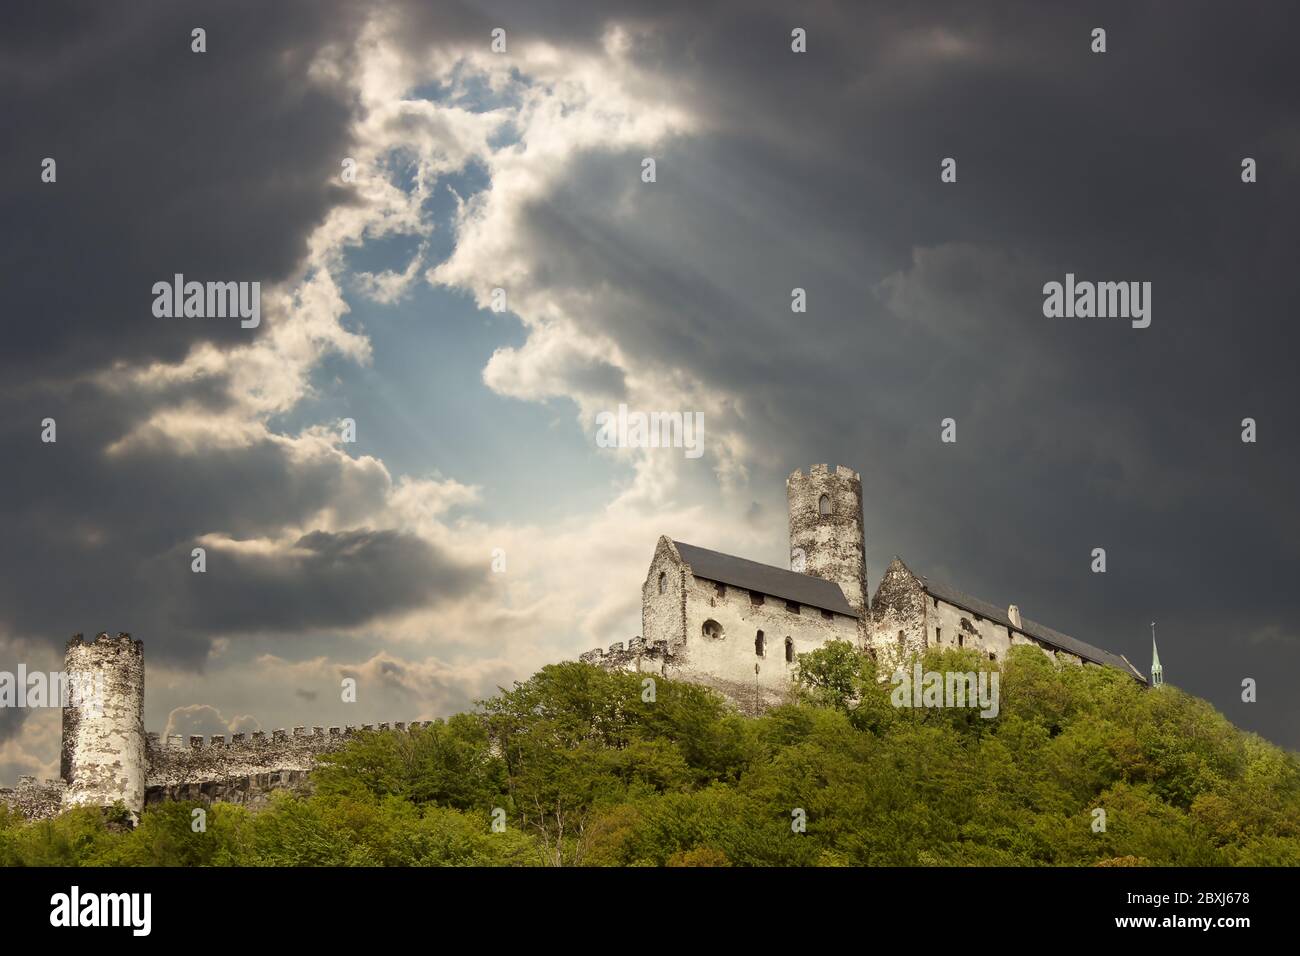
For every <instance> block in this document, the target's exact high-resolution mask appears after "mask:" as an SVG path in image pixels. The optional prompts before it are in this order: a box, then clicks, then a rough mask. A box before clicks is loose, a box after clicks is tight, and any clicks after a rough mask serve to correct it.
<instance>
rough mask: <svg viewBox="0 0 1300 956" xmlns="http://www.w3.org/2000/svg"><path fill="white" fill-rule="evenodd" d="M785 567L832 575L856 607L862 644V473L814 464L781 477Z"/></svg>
mask: <svg viewBox="0 0 1300 956" xmlns="http://www.w3.org/2000/svg"><path fill="white" fill-rule="evenodd" d="M785 488H786V498H787V501H788V503H789V506H790V570H791V571H798V572H799V573H801V574H810V575H812V576H813V577H818V578H822V579H824V580H827V581H833V582H835V583H836V584H838V585H839V586H840V589H841V590H842V591H843V592H844V597H845V599H846V600H847V601H848V602H849V605H850V606H851V607H852V608H853V609H854V610H855V611H857V612H858V646H859V647H863V648H865V647H866V646H867V637H868V634H869V633H870V628H869V626H868V625H869V612H870V606H869V605H870V596H869V594H868V592H867V553H866V542H865V537H864V534H863V529H862V476H861V475H859V474H858V473H857V472H856V471H854V470H853V469H852V468H845V467H844V466H843V465H837V466H836V467H835V470H834V471H831V470H830V468H828V467H827V466H826V465H813V466H812V467H811V468H809V469H808V474H807V475H804V473H803V472H802V471H795V472H794V473H793V474H791V475H790V477H789V478H787V479H786V482H785Z"/></svg>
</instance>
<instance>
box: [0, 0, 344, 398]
mask: <svg viewBox="0 0 1300 956" xmlns="http://www.w3.org/2000/svg"><path fill="white" fill-rule="evenodd" d="M0 16H3V18H4V21H5V22H4V29H3V30H0V63H2V64H3V68H2V70H3V72H2V74H0V75H2V76H3V79H4V82H3V83H0V91H2V92H0V114H3V115H4V116H5V125H6V136H5V137H4V140H3V143H2V144H0V168H2V169H3V170H4V177H3V183H2V185H0V207H2V208H3V210H4V218H5V222H6V224H7V226H6V228H5V229H4V231H3V233H2V234H0V235H2V238H0V260H2V261H3V262H4V263H5V289H6V299H7V303H6V304H7V306H9V307H10V308H11V309H12V308H13V306H14V305H18V306H19V308H18V310H17V315H15V314H14V312H11V313H10V320H11V321H10V322H9V324H8V331H7V334H6V342H5V345H6V347H5V349H4V352H3V358H2V359H0V362H2V363H3V369H4V370H5V371H6V375H10V374H11V373H12V370H13V369H23V370H27V372H28V373H30V372H31V371H35V370H38V369H39V370H41V371H44V372H45V373H47V374H66V373H69V372H77V371H81V370H84V369H85V368H86V367H88V366H93V367H102V366H104V365H106V364H108V362H109V361H111V360H112V359H114V358H133V359H139V358H141V357H143V356H158V357H164V358H169V359H176V358H178V357H180V356H181V355H182V354H183V353H184V351H185V349H186V348H187V347H188V346H189V345H190V343H192V342H193V341H194V340H195V339H199V338H205V339H213V340H216V341H226V342H233V341H236V340H240V341H244V340H246V339H247V336H249V335H250V334H251V333H250V332H249V331H247V330H243V329H240V328H239V326H238V323H228V322H227V323H223V322H207V321H188V322H186V321H160V320H157V319H154V318H153V316H152V314H151V311H150V307H151V304H152V301H153V297H152V294H151V291H150V290H151V288H152V286H153V283H154V282H156V281H160V280H165V279H167V278H168V277H169V276H171V275H172V274H174V273H177V272H180V273H184V274H185V275H187V276H188V277H190V278H194V279H199V280H208V279H212V280H243V281H250V282H251V281H262V282H270V281H274V280H277V279H282V278H284V277H285V276H287V275H288V274H289V272H290V271H291V270H292V269H293V268H294V267H295V265H296V264H297V263H298V260H299V259H300V257H301V256H302V254H303V252H304V251H305V249H304V245H303V241H304V239H305V236H306V234H307V232H308V230H309V229H310V228H311V226H313V225H314V224H315V223H317V222H318V221H319V220H320V219H321V217H322V216H323V214H324V212H325V211H326V210H327V209H328V207H329V206H330V205H332V204H333V203H336V202H340V201H343V198H344V196H345V193H344V192H343V190H341V189H339V188H337V187H334V186H331V185H330V182H331V176H332V174H333V173H334V172H335V171H336V170H337V169H338V168H339V163H340V158H341V155H342V154H343V147H344V145H345V143H346V139H345V135H346V133H347V122H348V119H349V110H350V106H349V104H348V103H347V102H346V101H344V100H343V99H342V97H341V96H335V95H330V93H329V92H327V91H326V90H324V89H322V87H321V86H320V85H319V84H316V83H310V82H308V79H307V70H308V67H309V65H310V62H311V58H312V56H313V55H314V54H315V53H316V52H317V51H318V50H320V49H321V48H322V47H323V46H324V45H326V44H328V43H330V42H334V41H339V40H343V39H346V38H348V37H349V36H351V35H352V34H353V33H354V32H355V30H356V28H357V26H358V24H359V22H360V21H359V20H358V17H357V8H356V5H355V4H349V3H333V4H324V3H276V4H263V3H256V2H242V3H226V4H219V5H213V4H202V3H190V4H184V3H182V4H176V3H132V4H93V3H82V4H67V5H63V4H57V3H55V4H39V5H25V4H23V5H19V4H9V5H6V8H5V10H4V13H3V14H2V15H0ZM200 26H201V27H203V28H204V29H206V30H207V45H208V46H207V52H206V53H203V54H198V53H194V52H192V51H191V49H190V42H191V41H190V31H191V30H192V29H193V28H194V27H200ZM44 157H52V158H53V159H55V160H56V162H57V163H58V181H57V183H55V184H45V183H42V182H41V181H40V178H39V176H40V170H41V165H40V164H41V161H42V159H43V158H44ZM18 316H21V319H20V320H17V321H15V319H16V318H17V317H18Z"/></svg>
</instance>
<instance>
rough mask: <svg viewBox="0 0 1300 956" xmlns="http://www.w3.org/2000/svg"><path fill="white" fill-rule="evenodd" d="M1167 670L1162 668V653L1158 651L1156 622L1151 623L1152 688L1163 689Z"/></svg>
mask: <svg viewBox="0 0 1300 956" xmlns="http://www.w3.org/2000/svg"><path fill="white" fill-rule="evenodd" d="M1164 683H1165V669H1164V668H1163V667H1161V666H1160V651H1159V650H1157V649H1156V622H1155V621H1152V622H1151V686H1152V687H1163V686H1164Z"/></svg>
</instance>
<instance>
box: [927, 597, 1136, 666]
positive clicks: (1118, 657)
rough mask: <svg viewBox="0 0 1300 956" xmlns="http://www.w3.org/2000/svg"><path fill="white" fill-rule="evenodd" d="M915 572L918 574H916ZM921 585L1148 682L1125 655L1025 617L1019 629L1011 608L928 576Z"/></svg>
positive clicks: (952, 601) (1008, 625) (1007, 625)
mask: <svg viewBox="0 0 1300 956" xmlns="http://www.w3.org/2000/svg"><path fill="white" fill-rule="evenodd" d="M913 573H915V572H913ZM916 577H917V580H919V581H920V582H921V586H922V587H923V588H925V590H926V592H927V593H928V594H929V595H930V596H931V597H937V598H938V599H939V600H940V601H947V602H948V603H949V604H955V605H956V606H957V607H960V608H965V609H966V610H967V611H971V612H973V613H975V614H978V615H979V616H980V617H986V618H988V619H989V620H990V621H994V622H996V623H998V624H1001V625H1002V626H1003V627H1005V628H1007V629H1008V630H1010V631H1019V632H1020V633H1021V634H1025V635H1028V636H1029V637H1032V638H1034V639H1035V640H1038V641H1042V642H1043V643H1044V644H1050V645H1052V646H1053V647H1057V648H1060V649H1061V650H1063V651H1067V652H1069V653H1071V654H1074V655H1077V656H1078V657H1081V658H1083V659H1084V660H1085V661H1092V662H1093V663H1094V664H1105V665H1107V666H1109V667H1115V668H1118V669H1119V670H1122V671H1124V672H1125V673H1126V674H1132V675H1133V676H1135V677H1136V678H1137V679H1138V680H1141V681H1144V682H1145V681H1146V678H1145V677H1143V676H1142V674H1141V672H1140V671H1139V670H1138V669H1137V668H1136V667H1134V666H1133V665H1132V664H1130V663H1129V662H1128V658H1126V657H1124V656H1123V655H1122V654H1112V653H1111V652H1110V651H1103V650H1102V649H1101V648H1099V647H1093V646H1092V645H1091V644H1088V643H1086V642H1084V641H1081V640H1079V639H1078V638H1075V637H1071V636H1070V635H1069V634H1062V633H1061V632H1060V631H1057V630H1053V629H1052V628H1050V627H1048V626H1047V625H1045V624H1039V623H1038V622H1037V621H1030V620H1028V619H1027V618H1024V617H1022V618H1021V619H1020V626H1019V627H1016V626H1015V625H1014V624H1012V623H1011V618H1009V617H1008V616H1007V609H1006V608H1002V607H997V606H996V605H993V604H990V603H989V602H988V601H981V600H980V599H979V598H974V597H971V596H970V595H969V594H963V593H962V592H961V591H958V590H957V589H956V588H953V587H949V586H948V585H946V584H940V583H939V582H938V581H931V580H930V579H929V578H927V577H925V576H924V575H920V574H918V575H916Z"/></svg>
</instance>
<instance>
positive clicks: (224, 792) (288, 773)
mask: <svg viewBox="0 0 1300 956" xmlns="http://www.w3.org/2000/svg"><path fill="white" fill-rule="evenodd" d="M64 668H65V670H66V672H67V673H68V675H69V677H74V676H85V675H90V674H94V676H95V677H96V678H97V681H96V686H97V687H98V688H99V689H100V690H101V693H100V694H98V695H96V696H95V697H94V698H91V699H86V700H74V701H71V702H68V703H66V704H65V706H64V708H63V752H62V759H61V761H60V763H61V767H60V770H61V775H62V779H60V780H47V781H45V782H44V784H38V783H36V781H35V780H34V779H33V778H31V777H24V778H22V779H21V780H20V781H19V784H18V786H17V787H16V788H13V789H0V802H2V803H7V804H8V805H10V806H11V807H13V808H14V809H16V810H18V811H19V812H20V813H22V814H23V815H24V816H27V817H30V818H33V819H40V818H46V817H52V816H55V815H57V814H58V813H59V812H61V811H62V810H63V809H65V808H67V807H72V806H79V805H85V806H99V807H107V806H112V805H113V804H114V803H116V802H118V801H121V802H122V804H123V805H124V806H125V807H126V809H127V811H128V812H129V813H130V814H131V815H132V817H133V818H135V819H138V818H139V814H140V812H141V811H142V810H143V809H144V808H145V806H151V805H153V804H156V803H159V802H162V801H164V800H197V801H203V802H207V803H211V802H214V801H223V802H232V803H243V804H247V805H250V806H258V805H260V804H262V803H264V802H265V801H266V799H267V796H268V795H269V794H270V793H271V792H272V791H273V790H277V789H280V788H284V787H288V788H293V789H299V788H302V787H304V786H305V785H306V783H307V776H308V774H309V773H310V772H311V770H312V768H313V767H314V766H315V764H316V760H317V758H318V757H319V756H320V755H321V754H324V753H328V752H330V751H333V750H337V749H339V748H340V747H342V746H343V745H344V744H345V743H346V742H347V740H348V739H349V738H350V737H352V736H353V735H354V734H356V733H357V732H358V730H361V731H371V730H380V731H387V730H389V729H390V727H389V725H388V724H379V725H378V727H375V726H374V725H371V724H365V725H363V726H361V727H360V728H357V727H330V728H328V729H326V728H325V727H313V728H311V730H310V732H309V731H308V729H307V728H306V727H295V728H293V732H292V733H289V732H287V731H285V730H275V731H273V732H272V733H270V734H269V735H268V734H266V733H265V732H262V731H258V732H255V733H251V734H234V735H232V736H231V737H230V739H229V740H227V739H226V737H225V735H218V736H214V737H211V738H209V739H206V740H205V738H204V737H202V736H198V735H195V736H191V737H189V738H188V740H187V739H185V738H184V737H181V736H179V735H174V736H171V737H169V738H168V739H167V740H166V741H165V742H164V741H162V740H161V739H160V737H159V735H158V734H156V733H146V732H145V730H144V647H143V644H142V642H140V641H135V640H132V639H131V636H130V635H129V634H119V635H118V636H117V637H110V636H109V635H108V634H100V635H99V636H98V637H96V638H95V640H94V641H91V642H86V641H83V640H82V637H81V635H80V634H78V635H76V636H75V637H73V638H72V640H71V641H69V642H68V648H67V652H66V654H65V660H64ZM429 723H430V721H415V722H412V723H409V724H407V723H403V722H398V723H394V724H393V725H392V727H391V729H392V730H395V731H406V730H408V729H415V728H418V727H426V726H428V725H429Z"/></svg>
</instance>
